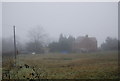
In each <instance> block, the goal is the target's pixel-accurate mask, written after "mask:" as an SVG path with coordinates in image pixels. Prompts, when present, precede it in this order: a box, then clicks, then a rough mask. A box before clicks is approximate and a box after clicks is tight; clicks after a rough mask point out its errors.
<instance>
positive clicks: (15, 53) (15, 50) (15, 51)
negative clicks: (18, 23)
mask: <svg viewBox="0 0 120 81" xmlns="http://www.w3.org/2000/svg"><path fill="white" fill-rule="evenodd" d="M13 31H14V32H13V33H14V55H15V57H14V59H15V66H16V55H17V49H16V37H15V26H13Z"/></svg>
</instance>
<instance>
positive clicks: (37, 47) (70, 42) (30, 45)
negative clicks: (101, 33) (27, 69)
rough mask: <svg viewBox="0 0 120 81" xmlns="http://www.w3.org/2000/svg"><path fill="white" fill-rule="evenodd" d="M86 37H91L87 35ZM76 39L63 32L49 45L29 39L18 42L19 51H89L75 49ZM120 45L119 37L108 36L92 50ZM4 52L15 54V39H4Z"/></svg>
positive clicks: (39, 52) (21, 52)
mask: <svg viewBox="0 0 120 81" xmlns="http://www.w3.org/2000/svg"><path fill="white" fill-rule="evenodd" d="M85 37H86V38H89V37H87V36H85ZM85 37H84V38H85ZM75 40H76V39H75V37H73V36H68V37H66V36H63V35H62V34H61V35H60V37H59V40H58V41H57V42H51V43H49V44H48V45H43V44H42V42H39V41H37V40H36V41H35V42H34V41H32V42H31V41H29V42H27V43H26V44H24V45H23V44H22V43H20V42H17V51H18V53H19V54H31V53H33V52H34V53H38V54H41V53H42V54H43V53H49V52H60V53H73V52H89V50H88V49H87V47H82V48H80V49H77V50H75V46H74V45H75ZM77 41H78V40H77ZM84 41H85V40H84ZM87 42H88V41H87ZM95 42H96V41H95ZM90 43H91V42H90ZM85 44H86V43H85ZM87 44H89V43H87ZM93 44H94V42H93ZM118 45H119V41H118V39H116V38H111V37H107V38H106V40H105V42H104V43H102V44H101V46H100V47H99V48H96V45H95V50H92V51H93V52H94V51H98V50H104V51H105V50H118ZM77 48H78V47H77ZM88 48H91V46H90V45H88ZM78 50H79V51H78ZM2 53H3V55H8V56H9V55H10V56H11V55H14V45H13V40H12V39H11V38H6V39H2Z"/></svg>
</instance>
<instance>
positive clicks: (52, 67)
mask: <svg viewBox="0 0 120 81" xmlns="http://www.w3.org/2000/svg"><path fill="white" fill-rule="evenodd" d="M24 64H27V65H28V66H29V67H27V68H26V67H25V66H24ZM17 65H18V67H20V66H22V68H19V69H18V67H17V68H14V69H10V78H11V79H14V78H19V79H26V78H28V79H38V78H39V79H117V78H118V75H117V74H118V53H117V52H115V51H112V52H110V51H109V52H96V53H83V54H82V53H81V54H59V53H54V54H52V53H51V54H35V55H31V54H30V55H23V54H21V55H19V56H18V57H17ZM6 67H8V66H7V65H6ZM6 67H4V69H6ZM16 71H17V72H16ZM35 76H39V77H35Z"/></svg>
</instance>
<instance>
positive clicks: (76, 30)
mask: <svg viewBox="0 0 120 81" xmlns="http://www.w3.org/2000/svg"><path fill="white" fill-rule="evenodd" d="M2 14H3V15H2V34H3V35H2V36H3V37H10V36H11V37H12V36H13V28H12V27H13V25H15V26H16V35H17V37H18V38H19V39H20V41H24V42H26V41H27V40H28V31H29V30H31V29H32V28H34V27H36V26H41V27H42V28H43V29H44V31H45V32H46V33H47V35H48V36H49V38H50V39H51V41H52V40H58V38H59V35H60V34H61V33H63V35H66V36H68V35H72V36H74V37H78V36H85V35H86V34H87V35H88V36H90V37H96V39H97V41H98V45H99V46H100V44H101V43H103V41H105V39H106V37H108V36H110V37H114V38H117V37H118V5H117V3H110V2H105V3H104V2H101V3H97V2H86V3H84V2H80V3H76V2H73V3H68V2H66V3H65V2H64V3H55V2H54V3H53V2H50V3H43V2H34V3H33V2H32V3H29V2H21V3H20V2H19V3H17V2H13V3H12V2H11V3H9V2H6V3H2Z"/></svg>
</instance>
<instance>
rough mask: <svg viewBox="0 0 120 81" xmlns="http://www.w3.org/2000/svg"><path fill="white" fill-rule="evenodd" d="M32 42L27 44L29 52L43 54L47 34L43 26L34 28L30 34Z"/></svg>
mask: <svg viewBox="0 0 120 81" xmlns="http://www.w3.org/2000/svg"><path fill="white" fill-rule="evenodd" d="M28 34H29V35H28V36H29V39H30V41H29V42H28V43H27V50H28V51H30V52H36V53H43V51H44V50H43V46H44V43H45V42H44V41H45V38H46V36H47V35H46V33H45V32H44V30H43V28H42V27H41V26H37V27H35V28H32V29H31V30H30V31H29V32H28Z"/></svg>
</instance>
